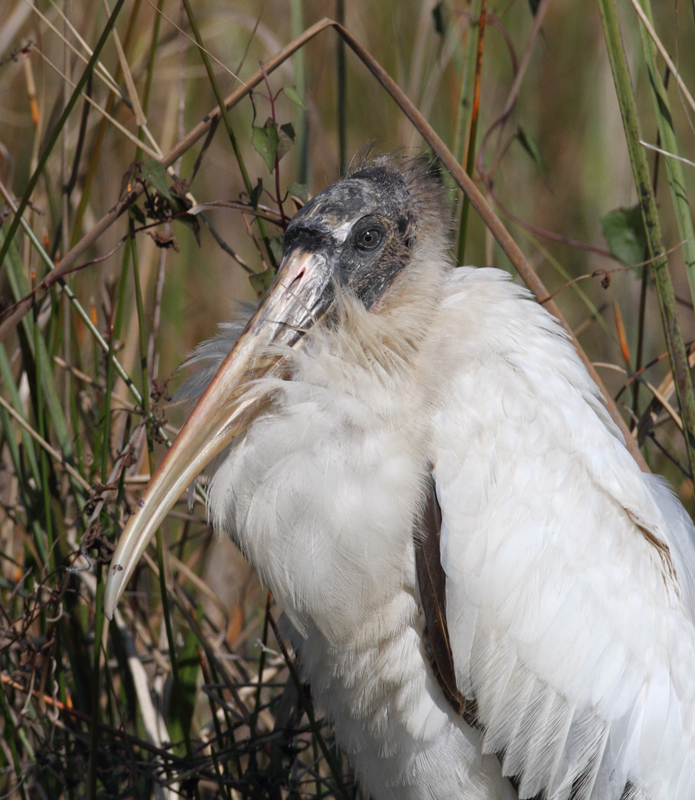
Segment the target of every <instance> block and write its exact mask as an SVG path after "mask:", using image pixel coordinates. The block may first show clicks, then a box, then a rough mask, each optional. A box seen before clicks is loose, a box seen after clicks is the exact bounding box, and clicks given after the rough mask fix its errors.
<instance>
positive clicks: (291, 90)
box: [282, 86, 309, 111]
mask: <svg viewBox="0 0 695 800" xmlns="http://www.w3.org/2000/svg"><path fill="white" fill-rule="evenodd" d="M282 91H283V92H284V93H285V97H287V99H288V100H290V101H291V102H292V103H294V104H295V105H296V106H299V107H300V108H303V109H304V110H305V111H308V110H309V109H308V108H307V107H306V106H305V105H304V103H302V98H301V97H300V96H299V92H298V91H297V90H296V89H295V87H294V86H285V88H284V89H283V90H282Z"/></svg>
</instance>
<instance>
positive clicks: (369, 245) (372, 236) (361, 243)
mask: <svg viewBox="0 0 695 800" xmlns="http://www.w3.org/2000/svg"><path fill="white" fill-rule="evenodd" d="M381 239H382V233H381V231H380V230H379V229H378V228H367V229H366V230H364V231H362V232H361V233H358V234H357V239H356V240H355V245H356V246H357V249H358V250H362V251H364V252H370V251H371V250H376V248H377V247H378V246H379V245H380V244H381Z"/></svg>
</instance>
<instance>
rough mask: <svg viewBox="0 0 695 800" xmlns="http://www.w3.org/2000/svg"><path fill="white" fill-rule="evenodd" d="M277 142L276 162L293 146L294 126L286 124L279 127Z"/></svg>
mask: <svg viewBox="0 0 695 800" xmlns="http://www.w3.org/2000/svg"><path fill="white" fill-rule="evenodd" d="M278 136H279V141H278V161H279V160H280V159H281V158H282V157H283V156H284V155H285V153H287V152H288V151H289V150H290V149H291V148H292V145H293V144H294V125H293V124H292V123H291V122H286V123H285V124H284V125H281V126H280V131H279V134H278Z"/></svg>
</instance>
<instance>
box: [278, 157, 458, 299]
mask: <svg viewBox="0 0 695 800" xmlns="http://www.w3.org/2000/svg"><path fill="white" fill-rule="evenodd" d="M446 219H447V215H446V213H445V210H444V204H443V202H442V190H441V186H440V185H439V184H438V183H437V182H436V181H435V179H434V178H433V177H432V175H431V173H429V172H428V171H427V170H426V169H425V168H424V167H423V166H422V165H421V164H420V163H419V162H417V161H415V160H413V159H393V158H390V157H382V158H379V159H377V160H376V161H374V162H373V163H372V164H370V165H368V166H363V167H361V168H360V169H358V170H357V171H355V172H353V173H352V174H350V175H349V176H348V177H347V178H345V179H344V180H341V181H338V182H337V183H334V184H332V185H331V186H329V187H328V188H327V189H324V190H323V191H322V192H319V193H318V194H317V195H316V196H315V197H314V198H313V199H312V200H311V201H310V202H308V203H307V204H306V205H305V206H304V207H303V208H302V209H301V210H300V211H298V212H297V214H296V215H295V216H294V217H293V219H292V220H291V222H290V225H289V227H288V228H287V231H286V233H285V258H286V259H287V258H288V257H290V256H291V255H292V253H294V252H295V251H297V250H302V251H309V252H312V253H315V254H320V255H321V256H322V257H323V258H324V259H325V264H326V268H327V269H329V270H331V272H332V275H333V278H334V279H335V280H336V281H338V283H339V284H340V285H342V286H344V287H346V288H349V289H350V290H351V291H352V292H354V294H355V295H356V296H357V297H358V298H359V299H360V300H361V301H362V303H363V304H364V306H365V307H366V308H367V309H372V307H373V306H374V305H375V304H376V303H377V302H378V301H379V300H380V299H381V297H383V295H384V294H385V293H386V292H387V291H388V289H389V287H390V286H391V285H392V284H393V282H394V280H395V279H396V278H397V277H398V275H399V274H400V273H401V272H402V271H403V269H405V268H406V267H407V265H408V263H409V262H410V260H411V258H412V255H413V252H414V250H415V248H416V246H417V244H418V239H419V237H420V236H422V234H423V232H425V231H426V230H427V229H428V228H431V227H432V226H435V227H437V228H441V226H442V225H445V224H446V223H445V220H446Z"/></svg>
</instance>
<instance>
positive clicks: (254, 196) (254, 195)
mask: <svg viewBox="0 0 695 800" xmlns="http://www.w3.org/2000/svg"><path fill="white" fill-rule="evenodd" d="M262 191H263V181H262V180H261V179H260V178H259V179H258V183H257V184H256V185H255V186H254V187H253V189H252V190H251V198H250V199H251V205H252V206H253V207H254V208H256V207H257V206H258V201H259V200H260V199H261V192H262Z"/></svg>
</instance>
